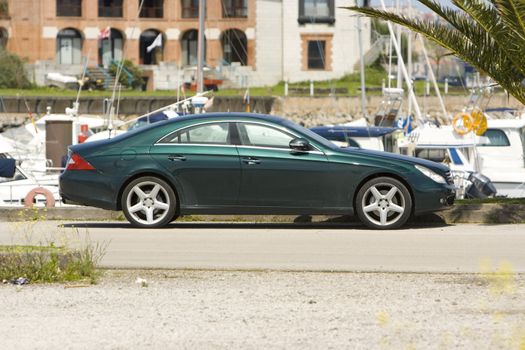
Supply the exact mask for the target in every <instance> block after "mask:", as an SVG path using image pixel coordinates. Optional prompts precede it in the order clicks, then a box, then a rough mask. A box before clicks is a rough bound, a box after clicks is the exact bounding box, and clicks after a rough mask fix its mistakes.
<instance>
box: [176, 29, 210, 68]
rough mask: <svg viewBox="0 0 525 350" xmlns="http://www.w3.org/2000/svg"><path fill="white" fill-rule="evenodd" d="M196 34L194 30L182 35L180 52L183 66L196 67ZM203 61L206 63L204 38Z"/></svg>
mask: <svg viewBox="0 0 525 350" xmlns="http://www.w3.org/2000/svg"><path fill="white" fill-rule="evenodd" d="M198 33H199V32H198V31H197V30H196V29H190V30H188V31H187V32H185V33H184V34H183V35H182V40H181V46H182V47H181V52H182V65H183V66H195V65H197V51H198V50H197V48H198V46H197V40H198V38H197V35H198ZM204 61H206V38H204Z"/></svg>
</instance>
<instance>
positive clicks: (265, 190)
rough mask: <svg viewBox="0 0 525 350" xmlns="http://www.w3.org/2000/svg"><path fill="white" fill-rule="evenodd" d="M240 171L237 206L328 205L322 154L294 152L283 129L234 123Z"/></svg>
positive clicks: (328, 186)
mask: <svg viewBox="0 0 525 350" xmlns="http://www.w3.org/2000/svg"><path fill="white" fill-rule="evenodd" d="M237 125H238V130H239V137H240V141H241V145H239V146H238V149H239V156H240V159H241V167H242V181H241V193H240V197H239V204H240V205H242V206H249V207H276V208H281V209H284V208H323V207H326V206H327V205H330V203H329V202H328V201H327V200H326V198H327V197H329V195H328V192H327V191H331V187H332V185H331V183H330V181H329V176H330V168H329V165H328V161H327V158H326V156H325V155H324V153H322V152H320V151H317V150H314V149H312V150H311V151H308V152H294V151H293V150H291V149H290V147H289V143H290V141H291V140H292V139H294V138H295V136H294V135H293V134H292V133H291V132H290V131H287V130H285V129H282V128H280V127H277V126H270V125H265V124H258V123H249V122H248V123H237Z"/></svg>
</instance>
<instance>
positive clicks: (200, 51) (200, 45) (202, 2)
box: [196, 0, 206, 93]
mask: <svg viewBox="0 0 525 350" xmlns="http://www.w3.org/2000/svg"><path fill="white" fill-rule="evenodd" d="M205 17H206V0H199V32H198V35H197V77H196V78H197V93H201V92H203V91H204V86H203V85H204V84H203V80H204V77H203V69H204V19H205Z"/></svg>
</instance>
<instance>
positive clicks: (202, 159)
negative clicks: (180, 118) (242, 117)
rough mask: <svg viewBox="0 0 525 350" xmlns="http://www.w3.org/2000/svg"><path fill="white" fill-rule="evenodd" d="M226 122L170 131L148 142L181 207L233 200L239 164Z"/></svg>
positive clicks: (228, 203)
mask: <svg viewBox="0 0 525 350" xmlns="http://www.w3.org/2000/svg"><path fill="white" fill-rule="evenodd" d="M231 127H232V126H231V124H230V123H224V122H222V123H221V122H211V123H204V124H201V125H197V126H192V127H188V128H185V129H182V130H180V131H177V132H175V133H172V134H170V135H168V136H166V137H165V138H164V139H162V140H161V141H159V142H158V143H157V144H155V145H154V146H152V148H151V150H150V154H151V156H152V157H153V158H154V159H155V160H156V161H157V162H158V163H159V164H161V165H162V166H163V167H164V168H165V169H166V170H167V171H168V172H169V173H170V174H171V175H172V177H173V178H174V179H175V181H176V187H177V191H178V192H179V195H180V196H181V197H182V198H181V204H182V207H183V208H184V207H191V208H204V207H224V206H226V207H227V206H233V205H236V204H237V200H238V195H239V182H240V177H241V168H240V162H239V155H238V153H237V149H236V147H235V146H234V145H232V144H231V137H230V134H231V133H230V128H231Z"/></svg>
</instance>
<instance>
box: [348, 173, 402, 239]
mask: <svg viewBox="0 0 525 350" xmlns="http://www.w3.org/2000/svg"><path fill="white" fill-rule="evenodd" d="M356 211H357V215H358V216H359V219H360V220H361V222H363V223H364V224H365V225H366V226H368V227H371V228H375V229H382V230H388V229H396V228H399V227H401V226H403V225H404V224H405V223H406V222H407V220H408V219H409V217H410V215H411V213H412V198H411V197H410V193H409V192H408V189H407V188H406V186H405V185H404V184H403V183H401V182H400V181H398V180H396V179H393V178H391V177H378V178H375V179H372V180H370V181H368V182H366V183H365V184H364V185H363V186H362V187H361V188H360V189H359V192H358V193H357V197H356Z"/></svg>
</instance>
